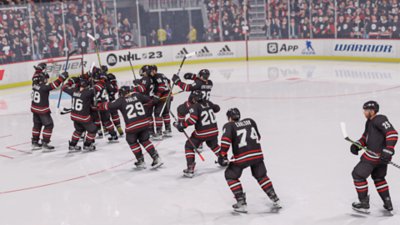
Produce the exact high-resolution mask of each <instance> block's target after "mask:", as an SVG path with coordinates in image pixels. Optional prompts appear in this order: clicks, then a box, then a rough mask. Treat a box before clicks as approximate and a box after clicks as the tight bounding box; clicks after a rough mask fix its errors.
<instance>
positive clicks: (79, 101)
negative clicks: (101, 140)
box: [64, 78, 97, 152]
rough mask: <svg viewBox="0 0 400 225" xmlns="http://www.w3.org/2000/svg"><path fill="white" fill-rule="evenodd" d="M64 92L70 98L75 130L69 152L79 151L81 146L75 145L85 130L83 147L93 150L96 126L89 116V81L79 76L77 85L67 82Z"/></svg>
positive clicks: (90, 99)
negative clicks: (73, 85) (72, 85)
mask: <svg viewBox="0 0 400 225" xmlns="http://www.w3.org/2000/svg"><path fill="white" fill-rule="evenodd" d="M64 92H65V93H67V94H69V95H70V96H71V98H72V101H71V103H72V105H71V109H72V111H71V120H72V121H74V127H75V131H74V133H73V134H72V139H71V141H70V142H69V152H76V151H80V150H81V147H80V146H77V143H78V141H79V139H80V138H81V135H82V134H83V133H84V132H85V131H87V134H86V138H85V143H84V144H83V149H84V150H87V151H93V150H95V149H96V147H95V146H94V140H95V138H96V132H97V127H96V125H95V124H94V122H93V118H92V117H91V107H92V106H93V100H94V90H93V89H92V88H89V81H88V80H86V79H84V78H80V79H79V85H78V86H76V87H70V86H69V84H67V86H66V87H65V88H64Z"/></svg>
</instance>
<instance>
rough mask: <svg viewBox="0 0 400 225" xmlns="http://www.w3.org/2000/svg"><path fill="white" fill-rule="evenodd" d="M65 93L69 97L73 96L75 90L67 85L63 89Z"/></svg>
mask: <svg viewBox="0 0 400 225" xmlns="http://www.w3.org/2000/svg"><path fill="white" fill-rule="evenodd" d="M63 92H65V93H67V94H68V95H70V96H72V94H73V93H74V88H73V87H70V86H68V84H66V85H65V86H64V87H63Z"/></svg>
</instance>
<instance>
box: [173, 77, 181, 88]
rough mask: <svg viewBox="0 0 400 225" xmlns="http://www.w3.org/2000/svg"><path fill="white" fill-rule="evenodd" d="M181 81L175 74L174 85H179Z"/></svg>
mask: <svg viewBox="0 0 400 225" xmlns="http://www.w3.org/2000/svg"><path fill="white" fill-rule="evenodd" d="M180 81H181V78H179V76H178V75H176V74H174V76H172V82H174V84H176V85H178V83H179V82H180Z"/></svg>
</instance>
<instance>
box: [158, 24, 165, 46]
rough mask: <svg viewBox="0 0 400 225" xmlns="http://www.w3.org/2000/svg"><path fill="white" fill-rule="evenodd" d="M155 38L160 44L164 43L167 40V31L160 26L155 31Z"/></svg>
mask: <svg viewBox="0 0 400 225" xmlns="http://www.w3.org/2000/svg"><path fill="white" fill-rule="evenodd" d="M157 39H158V43H160V45H164V42H165V41H166V40H167V31H165V30H164V29H163V28H162V27H160V28H159V29H158V31H157Z"/></svg>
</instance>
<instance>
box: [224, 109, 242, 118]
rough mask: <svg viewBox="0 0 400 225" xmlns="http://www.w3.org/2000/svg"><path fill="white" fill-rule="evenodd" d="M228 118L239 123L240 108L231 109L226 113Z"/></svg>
mask: <svg viewBox="0 0 400 225" xmlns="http://www.w3.org/2000/svg"><path fill="white" fill-rule="evenodd" d="M226 116H227V117H228V119H229V118H231V119H232V120H235V121H237V120H239V119H240V111H239V109H238V108H230V109H228V111H227V112H226Z"/></svg>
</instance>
